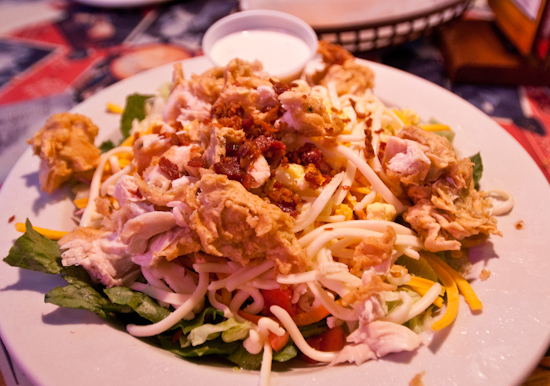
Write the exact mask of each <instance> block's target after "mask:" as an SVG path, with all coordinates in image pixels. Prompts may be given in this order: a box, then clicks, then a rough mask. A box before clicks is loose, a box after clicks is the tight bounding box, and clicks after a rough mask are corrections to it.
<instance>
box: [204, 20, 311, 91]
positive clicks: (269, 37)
mask: <svg viewBox="0 0 550 386" xmlns="http://www.w3.org/2000/svg"><path fill="white" fill-rule="evenodd" d="M317 43H318V40H317V35H316V34H315V31H314V30H313V28H311V27H310V26H309V25H308V24H307V23H305V22H304V21H302V20H301V19H299V18H297V17H295V16H292V15H289V14H286V13H284V12H278V11H270V10H254V11H243V12H237V13H234V14H232V15H229V16H226V17H224V18H222V19H220V20H218V21H217V22H216V23H214V24H212V26H211V27H210V28H209V29H208V30H207V31H206V33H205V34H204V37H203V39H202V49H203V51H204V54H205V55H206V56H207V57H208V59H210V61H211V62H213V63H214V64H215V65H217V66H225V65H226V64H227V63H228V62H229V61H230V60H231V59H234V58H241V59H244V60H248V61H252V60H255V59H257V60H259V61H261V62H262V63H263V65H264V70H266V71H267V72H269V74H271V75H273V76H275V77H278V78H279V79H281V80H284V81H289V80H292V79H295V78H296V77H298V76H299V75H300V73H301V71H302V70H303V68H304V66H305V65H306V63H307V62H308V61H309V60H311V59H312V58H313V56H314V55H315V53H316V52H317Z"/></svg>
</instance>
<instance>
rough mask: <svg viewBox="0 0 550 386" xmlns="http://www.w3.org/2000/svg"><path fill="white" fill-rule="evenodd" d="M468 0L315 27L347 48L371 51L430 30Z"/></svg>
mask: <svg viewBox="0 0 550 386" xmlns="http://www.w3.org/2000/svg"><path fill="white" fill-rule="evenodd" d="M413 1H414V0H413ZM471 1H472V0H456V1H453V2H452V3H447V4H445V5H444V6H440V7H437V8H432V9H430V10H429V11H423V12H419V13H415V14H409V15H407V16H403V17H399V18H393V19H386V20H380V21H376V22H374V23H368V24H358V25H350V26H343V27H331V28H314V29H315V32H317V35H318V36H319V39H323V40H326V41H328V42H331V43H337V44H340V45H342V46H343V47H344V48H346V49H347V50H348V51H350V52H353V53H357V52H366V51H372V50H376V49H380V48H385V47H391V46H396V45H399V44H403V43H405V42H409V41H412V40H416V39H418V38H420V37H422V36H426V35H428V34H430V33H431V32H432V31H433V30H434V28H436V27H439V26H441V25H443V24H445V23H448V22H450V21H451V20H454V19H456V18H458V17H460V16H461V15H462V14H463V13H464V11H465V10H466V9H467V8H468V7H469V5H470V3H471Z"/></svg>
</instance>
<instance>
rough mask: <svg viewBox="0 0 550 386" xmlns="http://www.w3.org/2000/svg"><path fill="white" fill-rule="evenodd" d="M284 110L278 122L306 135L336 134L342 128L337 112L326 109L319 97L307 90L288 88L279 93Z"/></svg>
mask: <svg viewBox="0 0 550 386" xmlns="http://www.w3.org/2000/svg"><path fill="white" fill-rule="evenodd" d="M279 101H280V102H281V105H282V107H283V108H284V109H285V110H286V111H285V113H284V114H283V116H282V117H281V119H280V122H281V123H283V124H285V125H287V126H288V127H291V128H293V129H294V130H295V131H296V132H298V133H299V134H302V135H304V136H306V137H321V136H337V135H338V134H340V133H341V132H342V131H343V130H344V122H343V121H342V119H341V118H340V117H339V116H338V114H336V113H334V112H332V111H330V110H328V109H327V108H326V106H325V105H324V104H323V101H322V99H321V98H319V97H317V96H314V95H311V94H310V93H308V92H302V91H295V90H289V91H285V92H284V93H282V94H281V95H279Z"/></svg>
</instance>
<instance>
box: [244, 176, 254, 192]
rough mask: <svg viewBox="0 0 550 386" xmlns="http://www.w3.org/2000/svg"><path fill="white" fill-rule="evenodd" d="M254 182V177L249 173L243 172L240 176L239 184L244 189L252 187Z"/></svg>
mask: <svg viewBox="0 0 550 386" xmlns="http://www.w3.org/2000/svg"><path fill="white" fill-rule="evenodd" d="M254 182H256V179H255V178H254V176H253V175H252V174H250V173H245V174H244V176H243V177H242V178H241V184H242V185H243V186H244V188H245V189H246V190H250V189H252V185H254Z"/></svg>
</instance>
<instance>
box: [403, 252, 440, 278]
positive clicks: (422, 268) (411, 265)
mask: <svg viewBox="0 0 550 386" xmlns="http://www.w3.org/2000/svg"><path fill="white" fill-rule="evenodd" d="M395 264H398V265H402V266H404V267H405V268H407V270H408V271H409V273H410V274H413V275H415V276H419V277H423V278H424V279H428V280H431V281H435V282H436V281H437V280H438V278H437V275H436V273H435V271H434V270H433V268H432V267H431V265H430V264H428V262H427V261H426V259H425V258H423V257H422V256H420V258H419V259H418V260H416V259H413V258H411V257H408V256H406V255H401V256H400V257H399V258H398V259H397V260H396V261H395Z"/></svg>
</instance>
